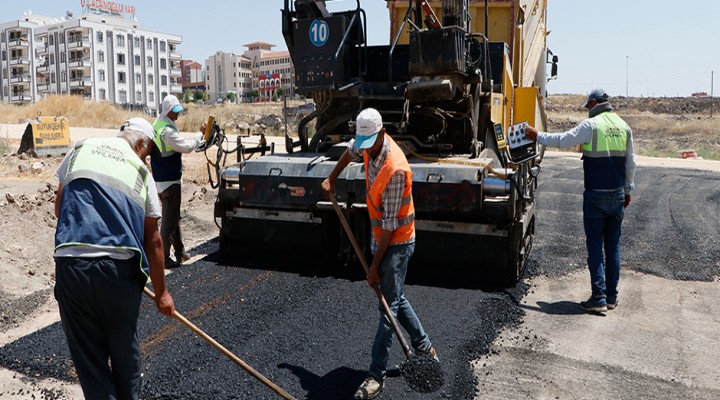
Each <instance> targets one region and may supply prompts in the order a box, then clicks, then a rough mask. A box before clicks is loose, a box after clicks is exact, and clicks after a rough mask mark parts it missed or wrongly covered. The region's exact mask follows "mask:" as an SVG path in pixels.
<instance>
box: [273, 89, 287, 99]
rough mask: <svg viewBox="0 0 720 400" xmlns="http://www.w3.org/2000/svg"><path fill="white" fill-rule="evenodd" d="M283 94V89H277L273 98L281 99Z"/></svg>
mask: <svg viewBox="0 0 720 400" xmlns="http://www.w3.org/2000/svg"><path fill="white" fill-rule="evenodd" d="M284 94H285V89H283V88H280V89H278V90H276V91H275V96H276V97H283V95H284Z"/></svg>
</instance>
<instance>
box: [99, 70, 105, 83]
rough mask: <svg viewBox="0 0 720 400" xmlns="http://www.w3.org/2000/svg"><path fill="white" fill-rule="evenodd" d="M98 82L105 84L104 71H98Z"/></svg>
mask: <svg viewBox="0 0 720 400" xmlns="http://www.w3.org/2000/svg"><path fill="white" fill-rule="evenodd" d="M98 80H99V81H100V82H105V70H104V69H100V70H98Z"/></svg>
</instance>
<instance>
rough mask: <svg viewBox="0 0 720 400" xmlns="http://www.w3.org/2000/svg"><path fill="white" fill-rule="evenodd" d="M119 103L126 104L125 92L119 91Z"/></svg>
mask: <svg viewBox="0 0 720 400" xmlns="http://www.w3.org/2000/svg"><path fill="white" fill-rule="evenodd" d="M118 97H119V100H120V103H127V90H121V91H119V92H118Z"/></svg>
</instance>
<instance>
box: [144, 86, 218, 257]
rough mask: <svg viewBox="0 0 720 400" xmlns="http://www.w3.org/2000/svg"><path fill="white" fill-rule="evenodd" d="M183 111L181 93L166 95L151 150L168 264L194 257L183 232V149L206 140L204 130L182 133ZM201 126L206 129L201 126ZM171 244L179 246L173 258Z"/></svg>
mask: <svg viewBox="0 0 720 400" xmlns="http://www.w3.org/2000/svg"><path fill="white" fill-rule="evenodd" d="M182 111H183V106H182V105H181V104H180V101H179V100H178V98H177V97H175V96H174V95H172V94H170V95H167V96H165V98H164V99H163V101H162V105H161V107H160V116H159V117H158V119H157V120H155V123H154V124H153V128H154V129H155V136H154V140H155V149H154V150H153V151H152V153H151V154H150V161H151V165H152V174H153V178H155V182H156V183H157V190H158V194H159V195H160V202H161V203H162V219H161V224H160V236H162V240H163V246H164V255H165V265H167V266H168V267H171V266H175V265H177V264H180V263H182V262H184V261H187V260H189V259H190V255H189V254H187V253H186V252H185V245H184V244H183V240H182V234H181V233H180V202H181V191H182V190H181V189H182V186H181V185H182V153H190V152H192V151H193V150H195V149H197V148H198V147H199V146H200V145H202V143H203V134H202V133H199V134H198V135H197V136H195V137H192V138H186V137H183V136H181V135H180V131H179V130H178V128H177V126H176V125H175V121H177V119H178V117H179V116H180V113H181V112H182ZM203 125H204V124H203ZM200 130H201V131H204V130H205V129H204V127H203V126H201V127H200ZM171 246H172V248H173V249H174V250H175V261H173V260H172V259H171V258H170V247H171Z"/></svg>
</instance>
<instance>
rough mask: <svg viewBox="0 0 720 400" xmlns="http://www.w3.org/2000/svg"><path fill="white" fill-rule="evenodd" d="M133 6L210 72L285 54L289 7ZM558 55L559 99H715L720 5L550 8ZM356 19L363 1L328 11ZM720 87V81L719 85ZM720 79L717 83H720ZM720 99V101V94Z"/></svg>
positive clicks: (379, 7)
mask: <svg viewBox="0 0 720 400" xmlns="http://www.w3.org/2000/svg"><path fill="white" fill-rule="evenodd" d="M115 2H117V3H121V4H128V5H133V6H135V7H136V9H137V13H136V17H137V19H138V21H139V23H140V27H141V28H143V29H148V30H153V31H159V32H167V33H173V34H179V35H182V37H183V44H182V45H181V46H180V48H179V50H180V52H181V53H182V55H183V58H190V59H194V60H196V61H198V62H200V63H204V61H205V59H206V58H207V57H208V56H210V55H211V54H213V53H215V51H217V50H222V51H226V52H235V53H238V54H241V53H242V52H243V51H244V50H245V48H244V47H243V45H244V44H246V43H250V42H253V41H258V40H259V41H265V42H270V43H273V44H276V45H277V48H276V49H277V50H282V49H285V48H286V47H285V42H284V41H283V38H282V33H281V30H280V9H281V8H282V7H283V0H214V1H212V0H205V1H190V0H175V1H154V0H153V1H149V0H145V1H140V0H125V1H123V0H115ZM548 3H549V6H548V29H549V30H551V34H550V36H549V37H548V43H549V47H550V49H551V50H552V51H553V52H554V53H555V54H556V55H558V57H559V58H560V63H559V77H558V79H557V80H556V81H553V82H550V84H549V85H548V91H549V92H550V93H555V94H557V93H581V94H584V93H587V92H589V91H590V90H591V89H592V88H594V87H598V86H599V87H603V88H604V89H605V90H606V91H607V92H608V93H609V94H610V95H613V96H615V95H625V93H626V90H627V91H628V92H629V94H630V96H648V95H649V96H678V95H679V96H688V95H690V93H692V92H696V91H705V92H708V93H710V91H711V89H710V80H711V76H710V74H711V71H713V70H714V71H715V72H716V73H718V74H717V75H720V49H719V47H720V46H719V45H718V41H720V23H718V22H717V18H718V16H719V15H720V1H713V0H686V1H685V2H670V1H657V0H655V1H651V0H604V1H590V0H548ZM361 4H362V7H363V8H364V9H365V11H366V12H367V18H368V38H369V43H370V44H385V43H388V41H389V21H388V17H387V9H386V7H385V1H384V0H361ZM328 6H329V8H330V9H331V10H338V9H349V8H353V7H354V6H355V1H354V0H352V1H351V0H338V1H332V2H329V3H328ZM27 10H32V12H33V14H39V15H45V16H53V17H60V16H63V15H65V11H66V10H70V11H72V12H73V14H74V15H75V16H79V15H80V14H81V12H82V8H81V0H23V1H3V13H2V15H3V17H2V18H1V21H0V22H7V21H10V20H12V19H17V18H21V17H22V16H23V12H25V11H27ZM716 78H718V79H720V76H716ZM718 79H716V80H718ZM715 95H717V93H715Z"/></svg>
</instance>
